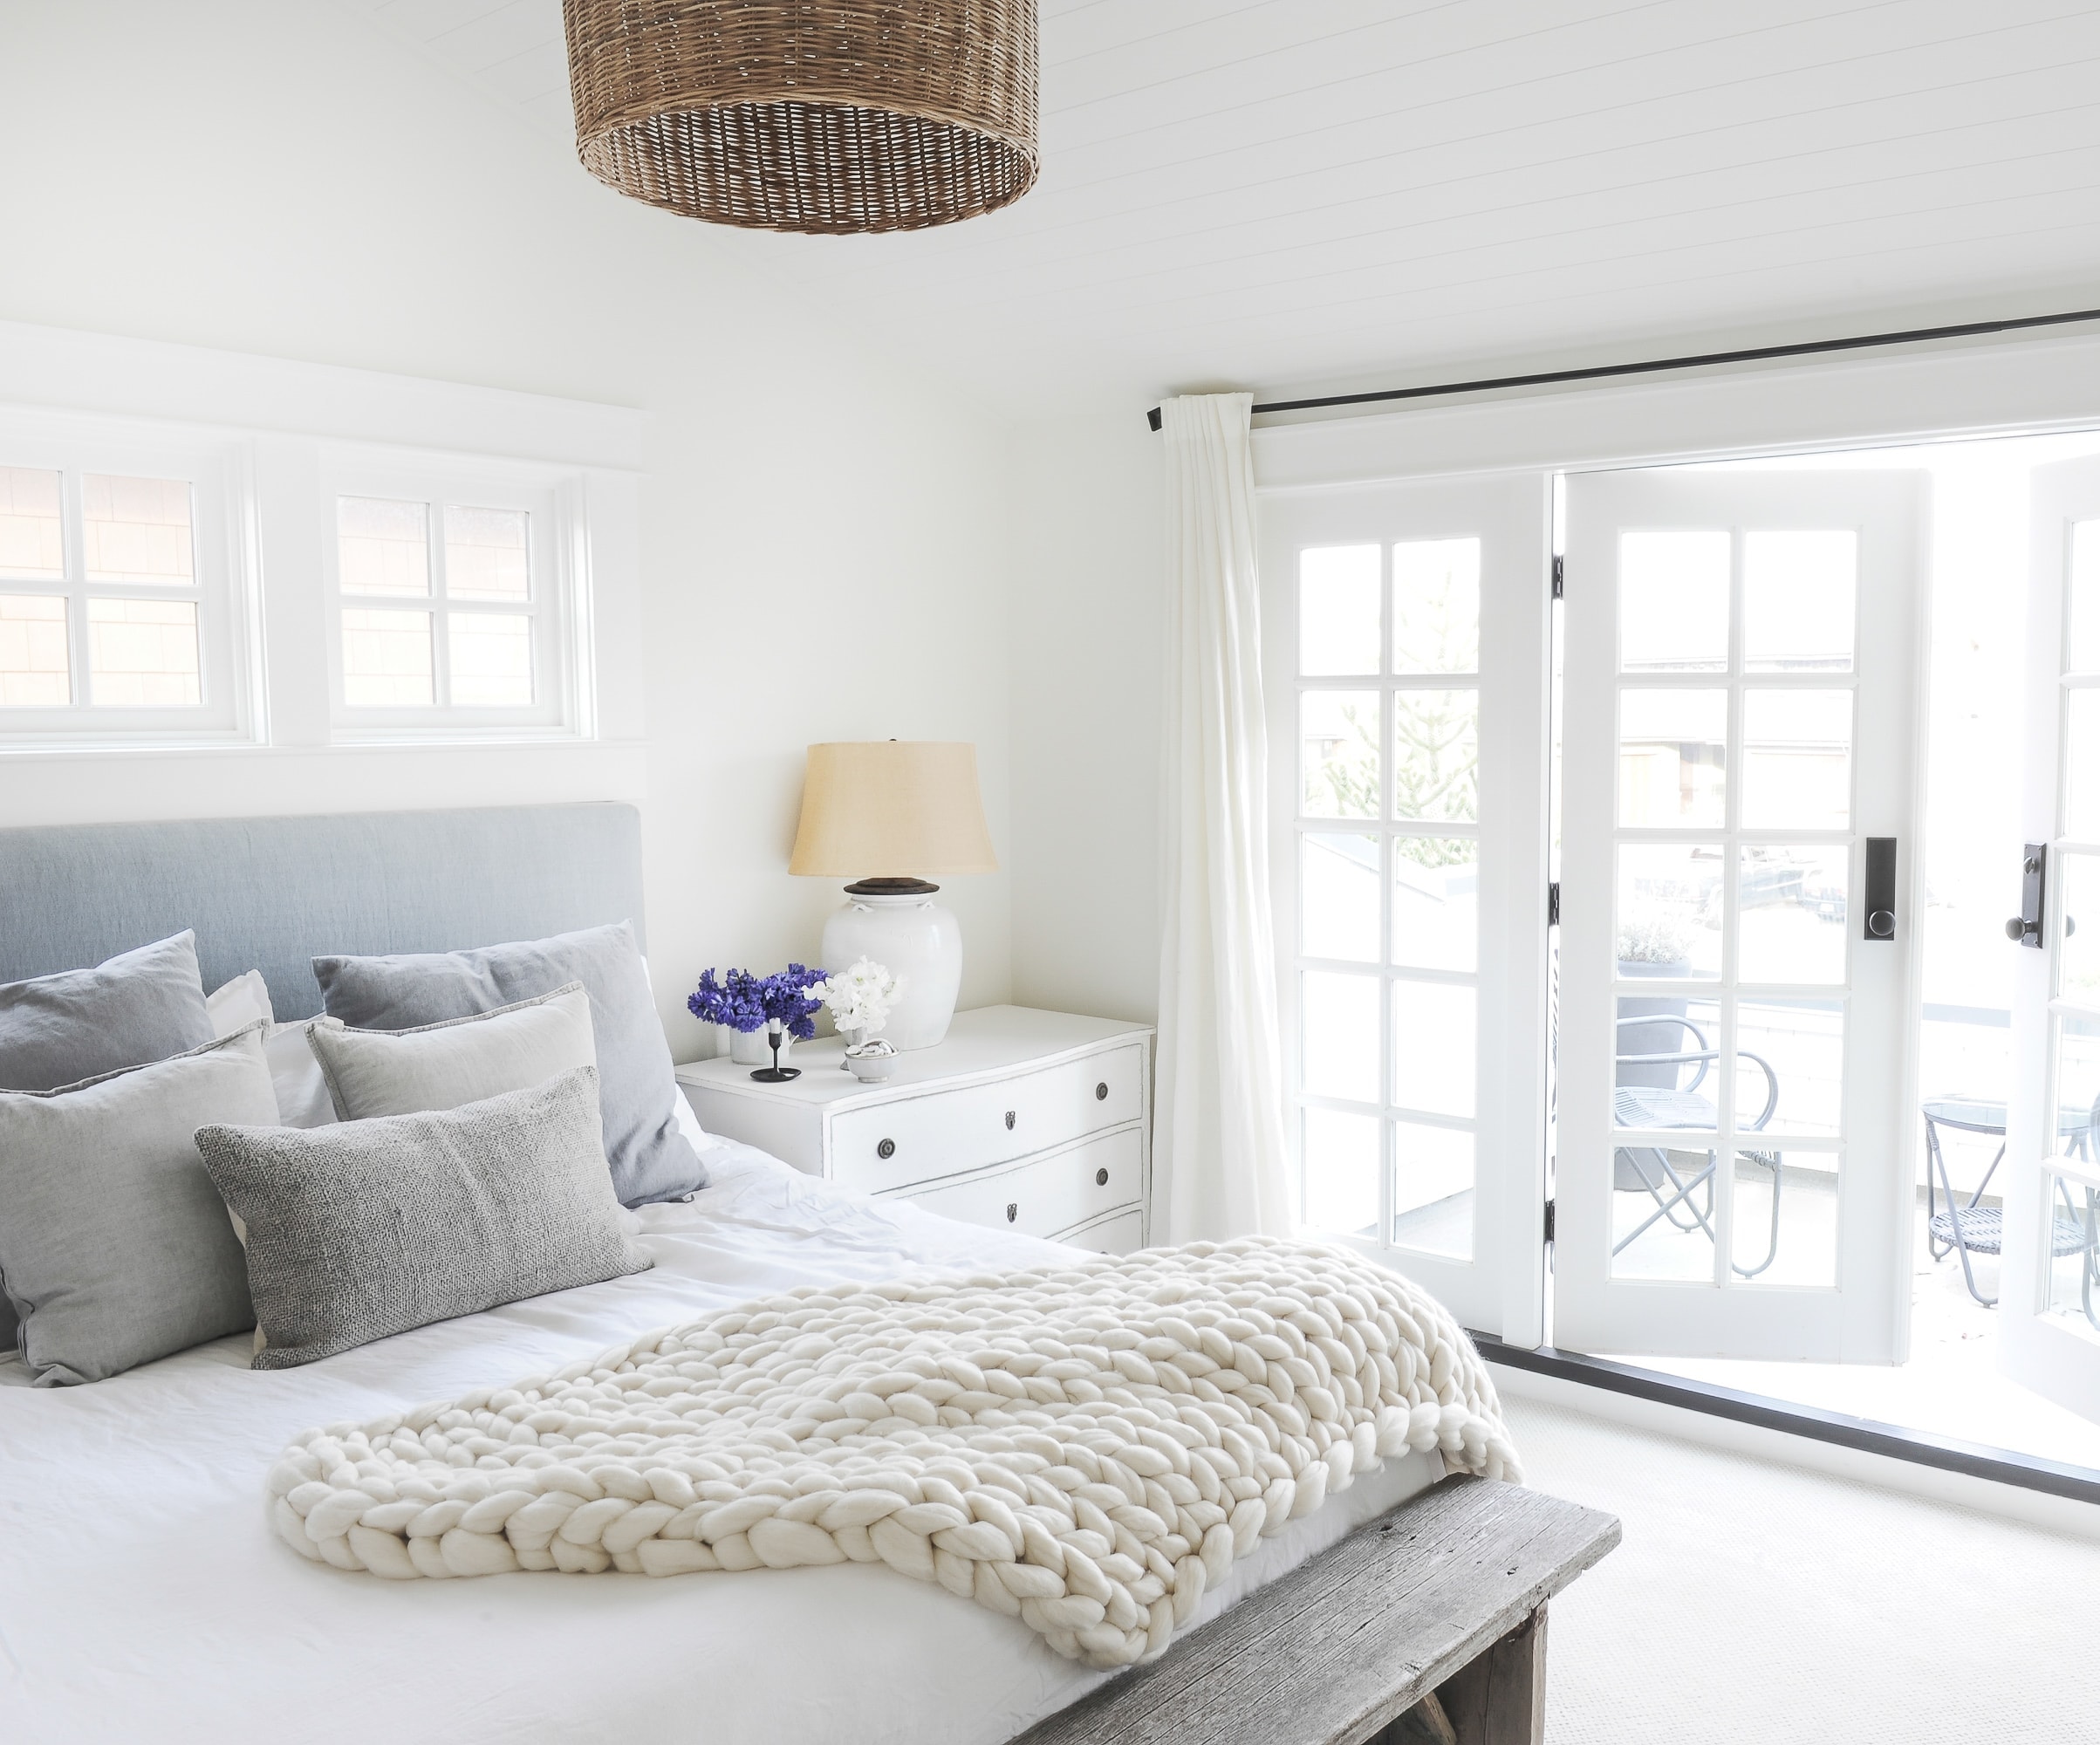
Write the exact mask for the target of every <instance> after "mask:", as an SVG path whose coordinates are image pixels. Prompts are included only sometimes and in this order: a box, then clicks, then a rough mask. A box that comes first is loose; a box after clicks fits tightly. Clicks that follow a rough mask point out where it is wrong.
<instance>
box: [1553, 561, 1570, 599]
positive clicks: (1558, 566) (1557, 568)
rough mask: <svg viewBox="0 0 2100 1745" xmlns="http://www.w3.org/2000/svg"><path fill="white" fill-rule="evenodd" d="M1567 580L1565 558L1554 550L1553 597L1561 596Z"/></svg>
mask: <svg viewBox="0 0 2100 1745" xmlns="http://www.w3.org/2000/svg"><path fill="white" fill-rule="evenodd" d="M1567 580H1568V578H1567V571H1566V559H1564V558H1563V557H1562V556H1561V554H1560V553H1559V552H1558V551H1556V552H1555V553H1554V554H1553V598H1554V599H1561V598H1562V594H1563V590H1564V589H1565V588H1566V586H1567Z"/></svg>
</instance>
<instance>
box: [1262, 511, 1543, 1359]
mask: <svg viewBox="0 0 2100 1745" xmlns="http://www.w3.org/2000/svg"><path fill="white" fill-rule="evenodd" d="M1549 504H1550V498H1549V482H1548V481H1547V480H1546V479H1545V478H1544V477H1543V476H1539V475H1532V476H1529V477H1527V478H1524V479H1521V480H1500V481H1492V482H1480V481H1476V482H1467V483H1462V484H1436V485H1425V486H1404V487H1393V486H1382V487H1375V488H1367V489H1364V490H1362V491H1360V492H1348V493H1330V492H1322V493H1318V494H1317V496H1315V495H1311V494H1309V495H1308V496H1307V498H1306V499H1305V500H1303V501H1302V502H1301V501H1289V500H1285V501H1282V502H1278V503H1273V504H1272V503H1264V507H1263V536H1264V551H1263V561H1264V565H1265V579H1264V586H1265V588H1266V589H1267V590H1268V591H1269V592H1268V601H1267V605H1268V610H1267V612H1266V614H1265V617H1266V621H1267V623H1268V624H1269V626H1281V627H1282V629H1283V634H1282V635H1280V636H1279V635H1276V633H1275V631H1274V629H1272V631H1271V633H1270V635H1271V640H1270V641H1269V644H1267V645H1266V646H1265V660H1266V662H1267V664H1268V670H1269V672H1270V673H1272V674H1277V675H1278V677H1279V681H1280V682H1279V683H1278V685H1277V688H1276V692H1275V693H1273V694H1272V695H1271V697H1270V700H1269V708H1270V711H1271V718H1272V721H1274V722H1276V724H1277V725H1276V730H1277V731H1278V736H1279V739H1281V738H1282V737H1283V736H1285V735H1287V736H1289V739H1288V742H1289V756H1287V757H1286V758H1282V759H1279V762H1280V763H1282V764H1283V770H1287V771H1288V774H1287V775H1283V774H1282V773H1281V772H1279V775H1278V776H1277V777H1272V780H1274V782H1275V785H1276V788H1277V790H1279V795H1280V797H1283V799H1284V802H1285V803H1284V804H1283V807H1282V808H1280V816H1279V821H1278V828H1279V832H1280V836H1281V838H1282V840H1281V843H1280V845H1279V852H1278V855H1277V859H1276V863H1275V864H1276V867H1277V881H1276V882H1277V892H1278V896H1279V902H1278V916H1277V921H1278V927H1277V930H1278V934H1279V944H1280V946H1283V948H1284V952H1283V956H1284V961H1283V966H1282V968H1283V975H1282V977H1281V978H1280V985H1281V986H1283V987H1284V988H1285V989H1289V991H1290V994H1291V996H1293V1003H1295V1012H1294V1013H1293V1015H1292V1018H1291V1023H1292V1027H1293V1030H1294V1040H1295V1044H1296V1046H1295V1049H1294V1050H1293V1051H1292V1053H1293V1059H1294V1076H1293V1082H1292V1085H1291V1093H1292V1097H1293V1099H1294V1102H1295V1105H1296V1108H1295V1114H1294V1120H1293V1123H1292V1128H1291V1131H1292V1132H1293V1133H1295V1134H1296V1139H1297V1143H1298V1148H1299V1165H1300V1170H1301V1181H1300V1207H1301V1212H1302V1215H1303V1220H1304V1222H1305V1224H1306V1226H1307V1227H1308V1228H1310V1229H1311V1230H1314V1231H1317V1232H1319V1233H1321V1234H1323V1235H1327V1236H1330V1237H1340V1238H1344V1239H1346V1240H1349V1241H1351V1242H1357V1243H1359V1244H1361V1245H1362V1246H1363V1247H1365V1249H1366V1250H1368V1251H1370V1252H1371V1253H1373V1254H1375V1255H1376V1256H1378V1257H1380V1258H1381V1259H1384V1260H1385V1261H1386V1262H1387V1263H1389V1264H1391V1265H1392V1266H1393V1267H1395V1268H1396V1269H1399V1270H1401V1271H1404V1272H1406V1273H1408V1274H1409V1275H1410V1276H1413V1277H1416V1278H1417V1279H1419V1281H1420V1282H1421V1283H1423V1284H1425V1285H1426V1287H1427V1288H1428V1289H1430V1290H1433V1291H1434V1292H1435V1293H1436V1294H1437V1295H1438V1296H1439V1297H1440V1298H1441V1299H1442V1300H1443V1301H1444V1302H1446V1303H1447V1304H1449V1305H1450V1306H1451V1307H1452V1308H1453V1310H1454V1311H1455V1312H1456V1313H1458V1314H1459V1316H1460V1318H1461V1319H1463V1320H1464V1321H1465V1322H1466V1324H1467V1325H1470V1326H1474V1327H1478V1328H1482V1329H1487V1330H1489V1331H1503V1330H1505V1329H1507V1330H1508V1331H1512V1332H1514V1333H1515V1334H1516V1335H1517V1336H1518V1337H1528V1338H1532V1339H1534V1340H1536V1338H1538V1337H1541V1334H1540V1333H1539V1332H1537V1331H1532V1330H1533V1329H1535V1328H1539V1327H1542V1326H1543V1323H1542V1322H1541V1321H1540V1320H1539V1319H1538V1317H1539V1315H1540V1313H1541V1310H1540V1307H1539V1304H1540V1302H1541V1300H1542V1298H1543V1248H1542V1244H1541V1239H1540V1235H1539V1226H1540V1205H1541V1201H1542V1198H1543V1133H1544V1126H1545V1113H1544V1011H1545V1003H1544V997H1543V996H1544V965H1545V927H1544V919H1545V917H1544V883H1543V879H1544V865H1543V847H1544V834H1545V832H1544V805H1545V792H1544V784H1543V756H1541V753H1542V751H1543V746H1544V744H1545V732H1546V722H1547V715H1548V709H1547V704H1548V696H1547V693H1546V688H1545V683H1544V681H1545V677H1546V672H1547V667H1546V657H1547V652H1548V651H1547V638H1546V630H1547V620H1548V616H1549V612H1548V602H1549V585H1548V571H1547V537H1546V536H1547V531H1548V527H1549ZM1484 619H1485V620H1487V621H1489V622H1492V623H1494V624H1495V626H1496V630H1497V634H1496V636H1495V638H1493V639H1488V640H1483V637H1482V634H1481V626H1482V623H1483V620H1484ZM1527 651H1529V652H1527ZM1528 663H1529V664H1528ZM1513 880H1529V881H1531V882H1533V883H1534V884H1535V886H1536V892H1535V894H1533V895H1532V896H1530V897H1529V898H1526V899H1524V900H1522V901H1523V907H1525V908H1526V909H1528V910H1529V909H1535V910H1536V914H1537V920H1538V925H1537V927H1536V929H1535V930H1534V931H1533V933H1532V934H1531V935H1530V937H1529V940H1527V939H1525V938H1523V937H1521V936H1520V934H1521V931H1522V930H1521V929H1513V928H1511V927H1508V926H1507V925H1506V924H1504V921H1503V917H1504V916H1505V914H1507V907H1506V906H1507V905H1508V902H1509V892H1510V890H1511V888H1512V882H1511V881H1513ZM1498 900H1499V901H1500V902H1501V904H1502V905H1504V906H1505V907H1501V908H1497V907H1495V905H1496V903H1497V902H1498ZM1483 914H1494V915H1495V916H1496V918H1497V925H1496V926H1495V927H1492V928H1485V929H1484V928H1483V927H1482V925H1481V918H1482V916H1483ZM1527 956H1528V958H1529V972H1530V975H1531V980H1532V983H1533V984H1534V986H1535V991H1534V992H1532V993H1530V994H1529V995H1527V994H1526V993H1525V992H1524V991H1523V987H1522V982H1523V975H1524V971H1523V970H1522V969H1521V968H1519V967H1518V966H1519V965H1520V963H1521V962H1522V961H1523V960H1524V959H1525V958H1526V957H1527ZM1527 999H1529V1000H1530V1001H1531V1003H1530V1005H1529V1009H1528V1013H1520V1011H1519V1010H1518V1008H1519V1007H1520V1006H1522V1005H1523V1003H1524V1002H1525V1001H1526V1000H1527ZM1511 1031H1514V1032H1515V1034H1516V1035H1518V1036H1520V1037H1521V1036H1523V1035H1524V1034H1526V1033H1527V1032H1529V1033H1530V1034H1531V1035H1532V1037H1533V1039H1534V1040H1535V1042H1536V1059H1534V1060H1530V1061H1526V1060H1525V1059H1524V1058H1523V1050H1522V1048H1521V1047H1517V1048H1511V1049H1508V1050H1501V1049H1498V1050H1496V1054H1495V1057H1493V1058H1492V1059H1490V1058H1488V1057H1487V1051H1486V1050H1484V1048H1483V1041H1482V1039H1483V1037H1491V1036H1498V1035H1506V1034H1508V1033H1509V1032H1511ZM1505 1055H1507V1056H1508V1064H1505V1059H1504V1056H1505ZM1527 1271H1528V1272H1529V1276H1526V1274H1527ZM1512 1292H1514V1294H1515V1302H1516V1304H1517V1306H1516V1308H1515V1310H1512V1309H1511V1308H1510V1307H1509V1298H1510V1293H1512Z"/></svg>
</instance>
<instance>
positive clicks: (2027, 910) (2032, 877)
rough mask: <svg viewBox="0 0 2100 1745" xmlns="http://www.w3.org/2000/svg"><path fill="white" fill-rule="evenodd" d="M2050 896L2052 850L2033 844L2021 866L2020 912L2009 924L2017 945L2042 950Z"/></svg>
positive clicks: (2007, 929) (2008, 933) (2009, 935)
mask: <svg viewBox="0 0 2100 1745" xmlns="http://www.w3.org/2000/svg"><path fill="white" fill-rule="evenodd" d="M2048 895H2049V848H2048V845H2046V844H2043V843H2039V842H2030V843H2028V845H2027V858H2026V859H2023V860H2022V861H2021V863H2020V913H2019V914H2016V915H2014V917H2013V918H2012V920H2009V921H2008V922H2007V923H2006V924H2005V936H2006V937H2007V938H2008V939H2009V940H2011V941H2013V943H2014V945H2025V946H2031V947H2032V948H2034V949H2035V950H2036V951H2039V950H2041V949H2042V906H2043V903H2044V900H2046V898H2047V897H2048Z"/></svg>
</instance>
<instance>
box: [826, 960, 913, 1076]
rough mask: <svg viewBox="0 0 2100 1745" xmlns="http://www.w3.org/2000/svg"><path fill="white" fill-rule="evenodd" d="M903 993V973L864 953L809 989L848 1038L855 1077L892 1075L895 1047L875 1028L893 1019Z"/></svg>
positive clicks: (850, 1067)
mask: <svg viewBox="0 0 2100 1745" xmlns="http://www.w3.org/2000/svg"><path fill="white" fill-rule="evenodd" d="M903 993H904V978H903V977H902V976H900V975H891V974H890V972H889V971H888V970H887V969H886V968H883V967H882V965H881V964H879V963H876V962H874V961H871V960H870V959H868V958H865V957H864V958H862V959H860V960H859V961H858V962H857V963H855V964H854V965H853V967H852V968H851V969H845V970H839V971H837V972H835V973H834V974H832V975H827V976H825V977H824V980H823V981H821V982H817V984H816V985H815V986H814V987H812V988H811V989H810V991H809V997H810V998H811V999H812V1000H819V1001H822V1002H823V1003H824V1009H825V1010H826V1011H828V1012H829V1013H831V1023H832V1024H833V1025H834V1026H835V1027H836V1028H837V1029H838V1033H839V1035H841V1036H843V1037H846V1038H847V1039H848V1041H847V1047H846V1051H845V1052H846V1057H845V1066H846V1068H847V1070H848V1071H851V1072H852V1073H853V1074H854V1075H855V1076H856V1077H858V1078H887V1077H888V1076H889V1068H888V1062H889V1061H890V1060H891V1059H892V1058H893V1057H894V1056H895V1054H896V1050H894V1049H893V1048H892V1047H891V1046H890V1045H889V1044H888V1043H886V1042H883V1041H881V1040H879V1038H878V1037H876V1035H875V1032H876V1031H877V1030H880V1029H881V1028H882V1027H883V1025H885V1024H886V1023H888V1022H889V1021H890V1012H891V1009H893V1007H894V1006H895V1005H896V1003H897V1002H898V1000H899V998H900V996H902V995H903ZM864 1069H865V1070H864Z"/></svg>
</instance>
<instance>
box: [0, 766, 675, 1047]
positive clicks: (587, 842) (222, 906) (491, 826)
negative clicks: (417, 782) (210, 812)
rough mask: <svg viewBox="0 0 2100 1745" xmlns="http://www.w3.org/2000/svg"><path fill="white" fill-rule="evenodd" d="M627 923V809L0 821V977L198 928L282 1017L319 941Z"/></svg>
mask: <svg viewBox="0 0 2100 1745" xmlns="http://www.w3.org/2000/svg"><path fill="white" fill-rule="evenodd" d="M621 920H632V921H633V923H634V927H635V932H636V934H637V936H638V937H639V936H640V932H641V925H642V912H641V820H640V816H639V815H638V814H637V813H636V811H635V810H634V808H633V807H632V806H622V805H609V804H592V805H559V806H497V807H489V808H487V809H485V810H482V809H477V810H474V811H429V812H346V813H339V814H336V815H333V816H330V817H322V818H197V819H186V820H183V821H181V822H178V823H171V824H95V825H40V826H36V827H32V828H29V829H17V830H0V982H16V981H20V980H22V979H23V978H24V977H25V976H31V975H49V974H51V972H52V971H53V970H58V969H74V968H81V967H82V966H84V965H86V964H91V963H99V962H100V961H102V960H103V959H104V958H106V957H111V956H113V955H115V954H116V953H118V952H120V951H127V950H129V949H130V948H132V947H133V946H138V945H144V944H146V943H147V942H148V941H152V940H156V939H164V938H166V937H167V936H168V934H173V933H180V932H181V930H182V929H183V928H184V927H194V928H195V930H196V935H197V957H198V960H199V961H200V963H201V965H202V968H203V971H204V986H205V989H206V990H207V991H208V992H209V990H210V989H213V988H215V987H217V986H218V985H219V983H221V982H224V981H226V980H228V979H229V978H230V977H232V976H235V975H239V974H240V973H241V972H242V971H243V970H245V969H260V970H261V971H262V972H263V979H264V980H265V981H267V982H269V983H270V1002H271V1003H272V1004H273V1005H274V1006H275V1007H276V1008H277V1016H278V1017H279V1018H280V1019H290V1018H299V1017H308V1016H311V1015H312V1014H314V1013H315V1012H318V1011H319V1010H320V1009H321V996H320V989H318V987H316V986H315V984H314V979H313V972H312V970H311V968H309V966H308V962H307V960H308V959H309V958H311V957H312V956H314V955H317V954H320V953H329V952H351V953H358V954H366V953H380V952H393V951H456V950H461V949H463V948H467V947H469V946H477V945H500V944H502V943H503V942H504V941H507V940H514V939H543V938H544V937H546V936H547V935H548V934H556V933H568V932H571V931H573V930H574V929H575V928H578V927H599V926H602V925H604V924H605V923H606V922H609V921H621Z"/></svg>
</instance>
